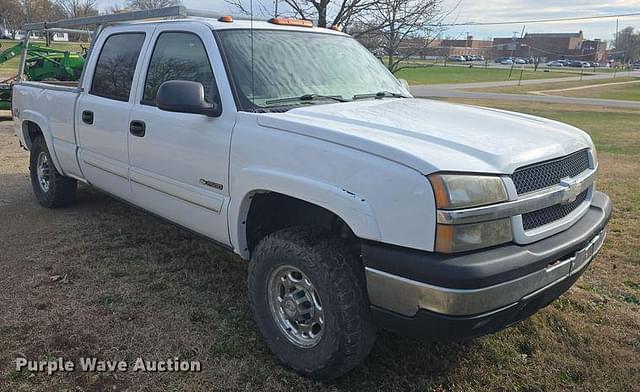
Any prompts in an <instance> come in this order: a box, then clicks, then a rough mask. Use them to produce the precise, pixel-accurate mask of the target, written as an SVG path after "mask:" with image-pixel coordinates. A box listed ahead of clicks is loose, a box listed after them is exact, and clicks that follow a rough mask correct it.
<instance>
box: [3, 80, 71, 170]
mask: <svg viewBox="0 0 640 392" xmlns="http://www.w3.org/2000/svg"><path fill="white" fill-rule="evenodd" d="M79 95H80V89H79V88H78V82H47V83H43V82H18V83H16V84H15V85H14V86H13V108H14V109H15V110H16V111H17V112H18V116H19V117H18V118H16V119H15V126H16V133H17V134H18V135H19V137H20V140H21V141H22V144H23V145H24V146H26V147H27V148H30V147H31V146H30V145H29V141H28V139H29V138H27V137H25V136H26V135H27V134H28V129H26V128H28V124H30V123H29V121H32V122H33V123H37V124H40V127H41V128H44V129H41V130H42V133H43V135H44V137H45V139H46V140H47V145H49V146H53V148H52V149H51V151H50V153H51V158H52V159H53V161H54V164H55V166H56V168H57V169H58V171H59V172H60V173H63V174H64V175H66V176H70V177H74V178H79V179H82V172H81V171H80V167H79V165H78V160H77V159H76V146H77V144H78V138H77V133H76V124H75V117H74V113H75V108H76V102H77V100H78V97H79ZM25 121H26V123H25V124H27V125H21V124H23V122H25ZM63 168H64V169H63Z"/></svg>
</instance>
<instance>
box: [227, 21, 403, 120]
mask: <svg viewBox="0 0 640 392" xmlns="http://www.w3.org/2000/svg"><path fill="white" fill-rule="evenodd" d="M216 33H217V34H219V39H220V42H221V46H222V50H223V51H224V53H225V57H226V60H227V65H228V68H229V73H230V75H231V78H232V79H233V83H234V85H235V89H236V92H237V95H238V99H239V101H240V106H241V107H242V109H245V110H247V109H260V108H264V109H268V108H275V107H283V106H296V105H310V104H327V103H335V102H340V101H344V100H352V99H354V96H357V95H370V96H371V98H376V97H377V98H381V97H384V96H394V95H399V96H405V95H408V92H407V91H406V90H405V89H404V88H403V87H402V85H401V84H400V82H399V81H398V80H397V79H396V78H395V77H394V76H393V75H392V74H391V73H390V72H389V71H387V69H386V68H385V67H384V65H382V63H381V62H380V61H379V60H378V59H376V58H375V57H374V56H373V55H372V54H371V53H369V51H368V50H367V49H365V48H364V47H363V46H362V45H360V44H359V43H358V42H357V41H356V40H355V39H353V38H351V37H346V36H342V35H336V34H324V33H313V32H301V31H282V30H253V60H254V61H253V66H252V63H251V30H239V29H238V30H235V29H234V30H222V31H217V32H216ZM252 67H253V72H252ZM376 93H378V95H377V96H376Z"/></svg>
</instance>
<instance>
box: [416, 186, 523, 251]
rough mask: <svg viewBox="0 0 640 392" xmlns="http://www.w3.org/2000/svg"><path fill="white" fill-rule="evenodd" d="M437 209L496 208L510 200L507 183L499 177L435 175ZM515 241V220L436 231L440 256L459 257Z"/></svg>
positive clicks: (434, 188) (449, 226) (452, 227)
mask: <svg viewBox="0 0 640 392" xmlns="http://www.w3.org/2000/svg"><path fill="white" fill-rule="evenodd" d="M429 181H430V182H431V185H432V187H433V191H434V195H435V200H436V206H437V208H438V209H441V210H452V209H462V208H469V207H479V206H484V205H488V204H495V203H501V202H504V201H507V200H508V199H509V197H508V195H507V190H506V188H505V186H504V182H503V181H502V179H501V178H500V177H498V176H478V175H460V174H434V175H431V176H429ZM511 240H512V234H511V219H510V218H506V219H500V220H495V221H489V222H482V223H473V224H468V225H443V224H438V225H437V227H436V243H435V250H436V252H442V253H455V252H465V251H469V250H473V249H480V248H487V247H490V246H494V245H499V244H503V243H505V242H510V241H511Z"/></svg>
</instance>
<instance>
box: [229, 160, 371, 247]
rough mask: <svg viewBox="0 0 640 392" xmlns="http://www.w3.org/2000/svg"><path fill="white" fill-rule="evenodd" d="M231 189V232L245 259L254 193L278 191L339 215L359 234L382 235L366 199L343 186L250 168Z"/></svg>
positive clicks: (242, 172)
mask: <svg viewBox="0 0 640 392" xmlns="http://www.w3.org/2000/svg"><path fill="white" fill-rule="evenodd" d="M249 180H250V181H249ZM231 189H232V197H231V203H230V204H229V223H228V224H229V235H230V237H231V243H232V244H234V245H235V246H234V248H235V249H236V252H237V253H238V254H240V255H241V256H242V257H243V258H245V259H246V258H248V257H249V250H248V248H247V238H246V225H245V222H246V217H247V214H248V213H249V207H250V206H251V199H252V196H253V195H255V194H256V193H261V192H276V193H280V194H283V195H286V196H289V197H293V198H296V199H299V200H303V201H306V202H308V203H311V204H314V205H317V206H319V207H322V208H324V209H326V210H328V211H330V212H332V213H334V214H335V215H337V216H338V217H340V219H342V220H343V221H344V222H345V223H346V224H347V225H348V226H349V228H350V229H351V231H353V233H354V234H355V235H356V236H357V237H359V238H363V239H368V240H374V241H376V240H378V241H379V240H380V238H381V233H380V228H379V226H378V222H377V221H376V218H375V213H374V211H373V209H372V208H371V206H370V205H369V203H368V202H367V200H366V198H365V197H363V196H362V195H357V194H355V193H353V192H351V191H349V190H348V189H344V188H342V187H340V186H336V185H332V184H327V183H324V182H320V181H317V180H314V179H310V178H306V177H302V176H298V175H294V174H290V173H284V172H280V171H274V170H269V169H262V168H247V169H242V170H241V171H240V172H238V173H237V176H236V180H235V181H234V182H233V184H232V188H231Z"/></svg>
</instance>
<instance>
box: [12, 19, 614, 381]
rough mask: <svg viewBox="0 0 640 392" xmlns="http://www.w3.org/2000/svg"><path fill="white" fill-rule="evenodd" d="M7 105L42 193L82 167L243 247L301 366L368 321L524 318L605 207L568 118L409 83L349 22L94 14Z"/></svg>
mask: <svg viewBox="0 0 640 392" xmlns="http://www.w3.org/2000/svg"><path fill="white" fill-rule="evenodd" d="M13 116H14V121H15V127H16V130H17V133H18V134H19V135H20V139H21V141H22V143H23V144H24V146H26V148H27V149H29V151H30V153H31V160H30V171H31V180H32V185H33V190H34V193H35V196H36V198H37V200H38V201H39V202H40V204H42V205H43V206H45V207H57V206H62V205H67V204H69V203H71V202H72V200H73V198H74V193H75V191H76V185H77V182H82V183H85V184H88V185H90V186H93V187H95V188H97V189H100V190H102V191H104V192H106V193H108V194H110V195H113V196H114V197H116V198H118V199H121V200H123V201H125V202H128V203H130V204H132V205H134V206H137V207H140V208H142V209H145V210H147V211H149V212H151V213H153V214H155V215H158V216H160V217H162V218H165V219H167V220H169V221H171V222H173V223H175V224H177V225H180V226H182V227H184V228H187V229H189V230H191V231H193V232H196V233H199V234H201V235H204V236H206V237H208V238H210V239H211V240H213V241H215V242H217V243H218V244H220V245H221V246H223V247H225V248H227V249H229V250H232V251H233V252H235V253H237V254H238V255H239V256H240V257H242V258H243V259H246V260H250V267H249V277H248V280H249V283H248V290H249V298H250V304H251V308H252V311H253V313H254V317H255V320H256V324H257V326H258V328H259V329H260V332H261V333H262V335H263V336H264V339H265V341H266V343H267V344H268V346H269V347H270V348H271V350H272V351H273V352H274V353H275V354H276V355H277V357H278V358H279V359H280V360H282V362H284V363H285V364H287V365H288V366H290V367H291V368H293V369H295V370H296V371H298V372H300V373H302V374H304V375H307V376H309V377H313V378H316V379H323V380H326V379H331V378H335V377H337V376H339V375H341V374H343V373H345V372H347V371H348V370H349V369H351V368H353V367H354V366H356V365H358V364H359V363H360V362H361V361H362V360H363V359H364V358H365V357H366V356H367V354H368V353H369V351H370V350H371V348H372V345H373V343H374V339H375V334H376V330H377V328H385V329H390V330H394V331H397V332H400V333H405V334H409V335H411V336H419V337H426V338H429V339H461V338H469V337H475V336H479V335H483V334H488V333H492V332H495V331H497V330H500V329H502V328H505V327H507V326H509V325H511V324H513V323H516V322H518V321H520V320H523V319H525V318H527V317H529V316H530V315H532V314H533V313H535V312H536V311H537V310H539V309H540V308H542V307H544V306H546V305H547V304H549V303H550V302H552V301H553V300H554V299H556V298H557V297H558V296H560V295H561V294H562V293H563V292H565V291H566V290H567V289H568V288H569V287H570V286H571V285H572V284H573V283H574V282H575V281H576V280H577V279H578V277H579V276H580V275H581V274H582V272H583V271H584V270H585V269H586V267H587V266H588V265H589V263H590V262H591V260H592V259H593V257H594V255H595V254H596V252H598V250H599V249H600V247H601V246H602V243H603V241H604V238H605V231H604V230H605V226H606V224H607V222H608V220H609V217H610V215H611V202H610V200H609V198H608V197H607V196H606V195H605V194H603V193H600V192H597V191H596V190H595V177H596V171H597V168H598V162H597V158H596V150H595V148H594V145H593V143H592V141H591V139H590V137H589V136H588V135H587V134H585V133H584V132H582V131H580V130H578V129H576V128H574V127H571V126H569V125H565V124H561V123H558V122H555V121H551V120H547V119H543V118H537V117H533V116H529V115H524V114H518V113H510V112H505V111H501V110H494V109H486V108H480V107H473V106H465V105H454V104H450V103H444V102H437V101H429V100H423V99H415V98H413V97H411V95H410V92H409V91H408V90H407V88H405V87H404V85H403V83H401V82H400V81H398V80H397V79H396V78H395V77H394V76H393V75H392V74H391V73H389V72H388V71H387V70H386V68H385V67H384V66H383V65H382V64H381V63H380V61H379V60H377V59H376V58H375V57H374V56H372V55H371V54H370V53H369V52H368V51H367V50H366V49H365V48H364V47H362V46H361V45H360V44H359V43H358V42H357V41H356V40H354V39H353V38H351V37H349V36H348V35H346V34H343V33H341V32H338V31H333V30H331V29H321V28H315V27H312V26H309V25H308V24H307V23H306V22H303V21H297V20H289V19H275V20H271V21H270V22H267V21H261V22H258V21H253V22H249V21H242V20H233V19H232V18H221V19H219V20H218V19H207V18H197V19H193V18H192V19H181V20H168V21H153V22H144V23H125V24H115V25H109V26H106V27H105V28H104V29H102V30H101V32H100V33H99V34H98V36H97V37H96V39H95V40H94V43H93V49H92V50H91V52H90V55H89V57H88V58H87V62H86V66H85V70H84V73H83V77H82V79H81V81H80V82H79V86H77V87H73V86H72V87H69V86H64V87H63V86H56V85H51V84H44V83H35V82H28V81H23V82H19V83H17V84H16V85H15V87H14V90H13ZM60 235H64V233H60Z"/></svg>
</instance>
